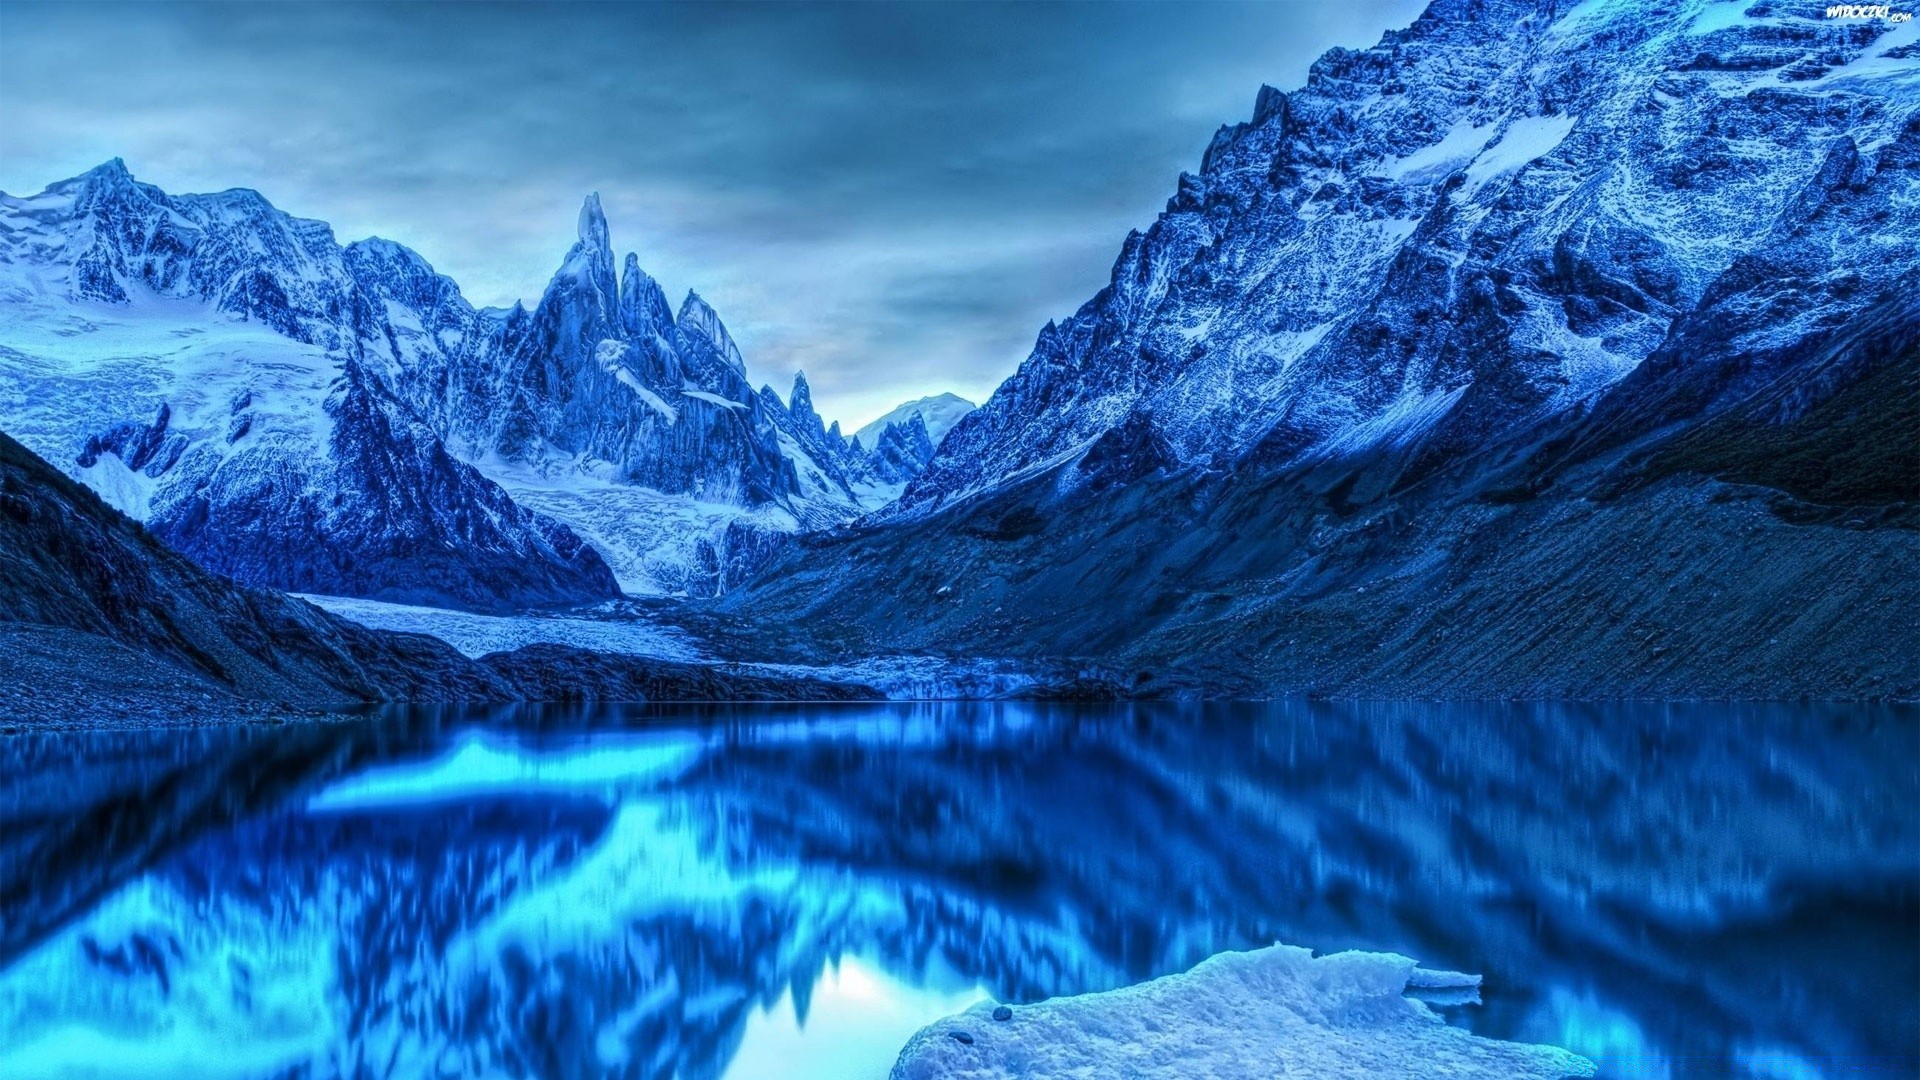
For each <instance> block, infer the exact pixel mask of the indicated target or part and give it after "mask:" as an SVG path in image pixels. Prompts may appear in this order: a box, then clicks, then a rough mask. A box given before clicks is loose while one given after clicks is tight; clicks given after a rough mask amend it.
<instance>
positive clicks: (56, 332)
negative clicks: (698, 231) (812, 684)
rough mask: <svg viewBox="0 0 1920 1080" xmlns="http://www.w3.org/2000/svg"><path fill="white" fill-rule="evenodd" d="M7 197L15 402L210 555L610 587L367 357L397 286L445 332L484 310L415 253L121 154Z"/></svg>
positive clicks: (365, 587)
mask: <svg viewBox="0 0 1920 1080" xmlns="http://www.w3.org/2000/svg"><path fill="white" fill-rule="evenodd" d="M0 219H4V222H5V225H6V228H5V229H4V230H0V245H4V248H3V249H0V296H3V297H4V298H5V301H6V303H5V310H4V312H0V325H4V327H5V330H6V346H5V347H4V349H3V350H0V389H4V391H5V403H4V405H3V406H0V422H4V423H5V424H6V426H7V427H8V428H9V430H11V431H13V432H14V433H15V434H17V435H18V437H19V438H20V439H21V440H22V441H23V442H25V443H26V444H27V445H28V446H30V447H31V448H33V449H34V450H36V451H37V452H39V453H41V454H42V455H44V456H46V457H47V458H48V459H49V460H52V461H55V462H58V463H59V464H60V465H61V466H62V467H63V468H65V469H67V470H68V471H69V472H70V473H72V474H73V475H75V476H77V477H79V478H80V479H82V480H84V481H86V482H87V483H88V484H90V485H91V486H93V487H95V488H96V489H97V490H99V491H100V492H102V493H103V494H104V495H105V496H106V497H107V498H108V499H109V501H110V502H112V503H113V504H114V505H116V506H117V507H119V508H120V509H121V510H123V511H125V512H126V513H129V514H131V515H133V516H134V517H136V518H139V519H141V520H144V521H146V522H147V523H148V524H149V525H151V526H152V528H153V529H154V531H155V532H156V533H157V534H158V535H159V536H161V537H162V538H163V539H165V540H166V541H167V542H168V543H169V544H172V545H173V546H175V547H177V548H179V549H180V550H183V551H186V552H188V553H190V554H192V555H193V556H194V557H195V558H196V559H197V560H199V561H200V562H201V563H202V564H203V565H205V566H208V567H211V568H213V569H215V570H218V571H219V572H222V573H226V574H231V575H233V576H234V577H236V578H239V579H240V580H243V581H246V582H249V583H252V584H257V585H272V586H276V587H280V588H288V589H298V590H301V591H307V592H323V593H349V594H353V595H361V596H384V597H390V598H395V599H402V598H405V599H412V600H416V601H426V602H437V603H451V604H455V605H460V606H468V607H481V608H491V607H503V606H519V605H525V604H535V603H549V602H579V601H590V600H596V599H602V598H605V597H609V596H613V595H616V593H617V589H616V586H615V582H614V579H613V575H612V573H611V572H610V571H609V570H608V568H607V566H606V564H605V563H604V562H603V561H602V560H601V559H600V557H599V556H598V555H597V554H596V553H595V552H594V551H593V550H591V549H590V548H588V547H586V546H585V545H584V544H583V543H582V542H581V541H580V539H579V538H578V537H577V536H575V535H574V534H573V533H572V532H571V530H569V529H568V528H567V527H566V526H564V525H562V524H560V523H558V522H556V521H554V520H551V519H549V518H545V517H543V516H541V515H539V514H536V513H531V512H529V511H527V510H524V509H522V508H520V507H517V506H515V505H514V504H513V503H512V501H511V500H510V499H508V498H507V496H506V494H505V493H504V492H503V491H502V490H501V489H500V488H499V486H498V485H496V484H494V483H492V482H491V481H489V480H487V479H486V478H485V477H483V476H482V475H481V474H480V473H479V472H477V471H476V470H474V469H473V468H472V467H470V466H468V465H465V464H462V463H461V462H459V461H456V460H454V459H453V458H451V457H450V456H449V455H448V454H447V452H446V450H445V448H444V447H443V446H442V445H441V442H440V440H439V438H438V436H436V435H435V433H434V432H432V431H431V430H429V429H428V428H427V427H426V426H425V425H423V424H422V423H421V422H420V420H419V419H418V418H417V416H416V415H415V414H414V413H413V412H412V411H411V410H410V409H408V408H407V407H406V406H405V404H403V402H402V401H401V400H400V398H399V396H398V395H397V394H396V393H394V391H393V389H392V384H391V383H390V382H389V380H388V377H387V376H388V372H386V371H385V370H383V368H382V367H381V366H379V365H372V366H370V365H368V364H367V363H365V362H363V358H364V356H365V355H366V349H365V344H366V339H367V338H368V337H369V336H373V335H374V334H375V333H376V332H377V331H379V332H382V333H383V334H385V335H387V336H390V331H385V329H384V328H385V327H386V325H387V320H386V316H385V315H384V314H382V310H381V309H383V308H387V307H394V306H397V305H396V302H395V298H405V299H406V300H408V301H409V302H411V303H413V304H415V305H417V307H418V309H419V310H420V311H421V312H424V313H426V314H427V316H428V318H427V321H428V322H429V323H430V324H431V325H433V326H435V327H437V330H436V331H435V332H438V333H443V334H457V333H459V332H460V331H459V330H458V329H456V328H457V327H458V326H460V325H461V320H462V319H463V318H465V317H467V316H468V315H470V312H469V311H468V309H467V308H466V305H465V302H464V301H462V300H461V299H460V298H459V294H458V290H456V289H454V288H453V287H452V285H451V283H450V282H448V281H447V280H446V279H444V278H441V277H438V276H437V275H434V274H433V273H432V271H431V269H430V268H428V267H427V266H426V265H425V263H424V262H422V261H420V259H419V258H418V256H415V255H413V254H412V253H411V252H407V251H406V250H405V249H403V248H399V247H397V246H395V245H390V244H362V245H355V247H354V248H352V249H348V250H343V249H341V248H340V247H339V246H338V245H336V244H335V243H334V241H333V237H332V234H331V232H330V231H329V230H328V229H327V227H326V226H325V225H323V224H321V223H319V222H313V221H304V220H301V219H298V218H292V217H289V216H287V215H285V214H282V213H280V212H279V211H277V210H274V209H273V208H272V207H271V206H270V205H268V204H267V202H266V201H265V200H264V199H262V198H260V197H259V196H258V195H256V194H254V193H253V192H248V191H231V192H223V193H221V194H218V195H206V196H181V197H173V196H169V195H166V194H165V193H163V192H161V191H160V190H159V189H157V188H153V187H150V186H148V185H144V184H138V183H135V182H134V181H133V180H132V178H131V177H130V176H128V175H127V172H126V170H125V168H124V167H123V166H122V165H121V164H120V163H119V162H118V161H114V162H110V163H109V164H107V165H104V166H102V167H100V168H99V169H95V170H94V171H92V172H90V173H88V174H86V175H85V176H82V177H79V178H77V179H75V180H72V181H68V182H66V183H63V184H56V185H54V186H53V187H51V188H49V189H47V191H45V192H42V193H41V194H40V195H37V196H34V197H32V198H25V199H16V198H12V197H6V196H0ZM363 280H364V281H367V282H378V288H377V289H375V288H372V287H368V288H363V287H362V286H361V284H360V283H361V282H362V281H363Z"/></svg>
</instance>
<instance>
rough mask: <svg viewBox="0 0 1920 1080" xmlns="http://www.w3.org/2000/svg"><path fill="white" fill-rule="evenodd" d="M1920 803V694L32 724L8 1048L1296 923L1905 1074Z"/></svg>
mask: <svg viewBox="0 0 1920 1080" xmlns="http://www.w3.org/2000/svg"><path fill="white" fill-rule="evenodd" d="M1916 796H1920V716H1917V715H1916V714H1915V713H1914V712H1913V711H1911V710H1902V709H1894V708H1859V707H1844V708H1843V707H1833V708H1829V707H1822V706H1778V707H1773V706H1768V707H1760V706H1712V705H1685V706H1680V705H1674V706H1647V705H1592V706H1583V705H1540V706H1492V705H1414V704H1379V705H1359V704H1321V703H1311V704H1309V703H1279V704H1262V705H1209V706H1199V705H1165V706H1122V707H1116V706H1102V707H1084V708H1077V707H1056V706H1037V705H1020V704H942V705H908V706H828V707H818V706H816V707H802V706H795V707H756V708H732V709H728V708H705V709H695V708H671V709H670V708H657V707H652V708H650V707H596V708H581V707H570V708H556V707H518V708H511V709H497V710H491V711H486V712H454V711H421V710H410V711H405V712H396V713H390V714H383V715H379V716H372V717H366V718H359V719H353V720H349V721H343V722H337V723H331V724H303V725H289V726H284V727H274V728H245V729H237V728H226V729H205V728H201V729H180V730H173V731H148V732H101V733H79V734H74V733H62V734H48V735H15V736H11V737H6V738H0V920H4V921H3V922H0V1075H5V1076H8V1077H23V1076H36V1075H62V1074H63V1073H64V1072H65V1071H66V1070H68V1069H69V1067H70V1066H75V1065H78V1064H80V1063H89V1064H91V1065H93V1066H95V1067H101V1066H102V1063H112V1064H111V1066H110V1067H107V1068H105V1072H104V1074H107V1075H111V1074H113V1073H114V1072H115V1071H116V1070H121V1069H124V1071H126V1072H129V1073H135V1072H143V1071H144V1072H147V1073H153V1072H159V1073H161V1074H170V1073H175V1072H192V1073H193V1074H194V1075H196V1076H208V1077H210V1076H236V1077H254V1076H281V1075H293V1074H297V1075H314V1076H359V1075H370V1076H394V1077H402V1076H425V1075H442V1074H444V1075H505V1076H543V1077H546V1076H552V1077H572V1076H600V1075H612V1076H633V1077H666V1076H676V1075H677V1076H685V1077H712V1076H763V1075H781V1074H791V1075H801V1074H806V1075H831V1074H839V1075H849V1076H852V1075H868V1076H880V1075H884V1074H885V1070H886V1068H887V1066H888V1065H889V1064H890V1062H891V1060H892V1056H893V1054H894V1052H895V1051H897V1049H898V1047H899V1046H900V1044H901V1043H902V1042H903V1041H904V1040H905V1038H906V1036H907V1035H908V1034H910V1033H911V1032H912V1031H913V1030H914V1029H916V1028H918V1027H919V1026H921V1025H923V1024H925V1023H927V1022H930V1021H931V1020H933V1019H935V1018H937V1017H939V1016H942V1015H945V1014H947V1013H950V1012H953V1011H955V1010H957V1009H960V1008H962V1007H964V1006H965V1005H966V1004H968V1003H969V1002H971V1001H973V1000H977V999H978V998H979V997H981V996H984V995H991V996H993V997H996V998H1000V999H1004V1000H1012V1001H1027V1000H1034V999H1038V998H1042V997H1047V996H1051V995H1058V994H1070V993H1081V992H1085V991H1090V990H1103V989H1109V988H1112V987H1116V986H1122V985H1126V984H1129V983H1134V982H1138V981H1140V980H1143V979H1147V978H1150V977H1153V976H1157V975H1161V974H1166V973H1169V972H1173V971H1179V970H1183V969H1185V968H1187V967H1189V966H1191V965H1192V964H1194V963H1196V962H1197V961H1199V960H1200V959H1202V958H1204V957H1206V956H1208V955H1210V954H1212V953H1215V952H1218V951H1220V950H1223V949H1242V948H1250V947H1254V946H1259V945H1264V944H1268V943H1271V942H1273V941H1283V942H1286V943H1289V944H1295V945H1305V946H1310V947H1312V948H1315V949H1317V950H1321V951H1335V950H1339V949H1347V948H1363V949H1375V950H1388V951H1394V952H1400V953H1404V954H1406V955H1409V956H1412V957H1414V958H1416V959H1417V960H1419V961H1420V962H1421V963H1422V964H1423V965H1425V966H1428V967H1437V968H1452V969H1459V970H1465V971H1477V972H1482V973H1484V974H1485V976H1486V989H1485V992H1484V996H1485V999H1486V1004H1484V1005H1482V1006H1479V1007H1473V1008H1465V1009H1460V1010H1447V1013H1448V1016H1449V1019H1450V1020H1451V1021H1452V1022H1455V1023H1459V1024H1463V1025H1466V1026H1469V1027H1471V1028H1472V1029H1473V1030H1475V1031H1477V1032H1479V1033H1481V1034H1485V1035H1489V1036H1493V1037H1498V1038H1507V1039H1518V1040H1522V1041H1529V1042H1546V1043H1553V1044H1556V1045H1561V1046H1565V1047H1567V1048H1569V1049H1572V1050H1575V1051H1577V1052H1580V1053H1583V1054H1586V1055H1588V1056H1589V1057H1592V1058H1594V1059H1596V1060H1597V1061H1598V1062H1599V1063H1600V1065H1601V1070H1602V1075H1603V1076H1604V1075H1614V1076H1634V1077H1648V1076H1667V1075H1681V1074H1691V1075H1722V1076H1775V1075H1827V1074H1832V1073H1838V1072H1845V1071H1848V1070H1849V1069H1851V1070H1853V1071H1855V1072H1860V1071H1868V1070H1872V1071H1878V1072H1882V1073H1884V1074H1887V1075H1910V1074H1912V1072H1913V1071H1914V1068H1915V1067H1916V1065H1920V1059H1916V1058H1915V1057H1914V1051H1915V1045H1916V1040H1920V1022H1917V1021H1916V1014H1915V1009H1914V1005H1913V1003H1914V1000H1915V994H1916V991H1920V896H1917V893H1920V885H1917V882H1920V818H1917V815H1916V810H1915V807H1916V805H1920V800H1917V799H1916ZM829 1063H830V1064H829ZM795 1070H798V1071H797V1072H796V1071H795ZM828 1070H830V1071H828Z"/></svg>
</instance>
